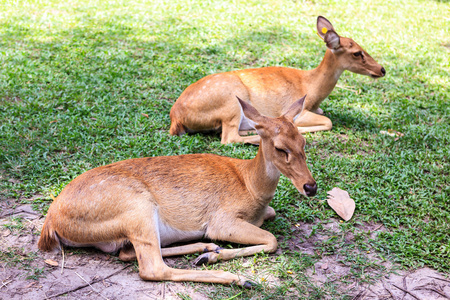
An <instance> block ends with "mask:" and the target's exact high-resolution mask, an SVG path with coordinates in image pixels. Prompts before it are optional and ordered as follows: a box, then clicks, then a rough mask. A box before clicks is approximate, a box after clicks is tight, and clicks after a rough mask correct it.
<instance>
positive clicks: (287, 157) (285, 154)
mask: <svg viewBox="0 0 450 300" xmlns="http://www.w3.org/2000/svg"><path fill="white" fill-rule="evenodd" d="M275 150H277V152H278V153H279V154H281V155H284V156H285V157H286V161H288V160H289V152H288V151H286V150H284V149H281V148H277V147H275Z"/></svg>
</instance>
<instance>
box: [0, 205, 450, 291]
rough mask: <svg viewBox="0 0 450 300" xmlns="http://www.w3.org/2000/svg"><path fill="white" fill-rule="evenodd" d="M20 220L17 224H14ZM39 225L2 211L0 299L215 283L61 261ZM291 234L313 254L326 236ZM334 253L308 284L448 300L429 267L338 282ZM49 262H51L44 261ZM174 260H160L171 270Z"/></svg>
mask: <svg viewBox="0 0 450 300" xmlns="http://www.w3.org/2000/svg"><path fill="white" fill-rule="evenodd" d="M19 216H20V217H21V219H22V221H17V220H19V219H17V217H19ZM43 221H44V218H43V216H42V215H40V214H39V213H36V212H35V211H33V210H32V209H31V206H30V205H20V206H16V207H15V208H14V209H6V207H3V209H2V213H1V215H0V250H1V256H0V258H1V259H0V299H46V298H55V299H57V298H62V297H63V298H64V299H123V298H127V299H182V296H183V295H189V296H190V297H191V298H192V299H208V298H207V296H206V295H205V294H204V293H203V292H204V290H205V286H206V288H207V289H214V285H202V291H203V292H202V291H200V290H198V285H195V284H192V283H174V282H145V281H143V280H141V279H140V278H139V275H138V273H137V269H136V265H135V264H124V263H122V262H120V261H119V260H118V259H117V257H115V256H110V255H108V254H104V253H102V252H99V251H97V250H93V249H87V250H79V249H78V250H77V249H70V250H66V251H65V252H64V258H63V255H62V253H56V254H49V253H42V252H40V251H38V249H37V240H38V238H39V236H38V234H39V231H40V228H41V227H42V224H43ZM326 226H328V228H327V229H329V230H331V231H333V230H334V229H335V228H337V227H338V226H339V225H338V221H337V220H336V221H335V222H330V223H328V224H327V225H326ZM370 226H372V228H370V229H371V231H376V230H379V229H380V226H376V225H370ZM374 229H375V230H374ZM296 230H297V233H298V234H299V235H301V236H302V237H307V238H299V239H298V240H295V239H293V240H290V241H289V243H288V245H287V247H288V248H290V249H291V250H295V251H301V252H303V253H306V254H314V253H316V254H317V249H315V247H314V243H315V241H317V240H320V239H322V238H325V237H324V236H320V234H313V235H311V230H312V224H309V225H308V224H302V225H297V226H296ZM349 238H351V237H349ZM280 251H281V250H279V251H278V252H280ZM274 255H275V256H276V255H277V254H274ZM339 255H340V254H333V255H323V256H322V258H320V259H318V261H317V262H316V263H315V265H314V268H310V269H308V270H307V274H308V276H309V277H310V279H311V281H312V282H314V283H315V284H317V285H319V286H321V285H324V284H327V283H330V282H333V283H335V284H337V286H338V289H339V290H342V291H343V292H346V293H350V294H351V295H354V298H353V299H355V300H356V299H404V300H409V299H450V280H449V279H448V278H446V276H445V274H441V273H439V272H436V271H435V270H432V269H429V268H421V269H417V270H412V271H405V270H396V271H395V272H386V275H385V276H382V277H381V278H379V280H377V281H376V282H375V283H366V282H364V280H362V281H361V280H358V281H354V282H346V281H343V280H340V278H345V277H346V276H347V275H348V274H349V272H351V271H352V270H351V266H349V265H348V264H345V263H342V259H339V257H338V256H339ZM369 257H370V255H369ZM48 259H50V261H47V262H45V260H48ZM373 259H374V260H375V258H373ZM63 260H64V267H62V265H63ZM177 260H178V259H177V258H173V259H166V260H165V261H166V263H167V264H168V265H171V266H173V265H176V264H177ZM50 264H55V265H56V264H57V266H52V265H50ZM384 264H385V268H386V270H394V269H395V268H394V267H395V266H393V265H392V264H389V263H384ZM268 280H269V281H270V282H271V284H276V282H277V279H276V278H268ZM89 283H90V284H89ZM58 295H59V296H58Z"/></svg>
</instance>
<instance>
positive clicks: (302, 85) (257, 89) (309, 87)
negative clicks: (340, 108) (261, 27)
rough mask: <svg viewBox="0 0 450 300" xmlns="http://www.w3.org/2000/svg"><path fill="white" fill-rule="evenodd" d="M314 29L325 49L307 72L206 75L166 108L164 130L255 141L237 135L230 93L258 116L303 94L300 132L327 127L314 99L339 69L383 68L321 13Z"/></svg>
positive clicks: (379, 72) (327, 89)
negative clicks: (214, 133) (168, 123)
mask: <svg viewBox="0 0 450 300" xmlns="http://www.w3.org/2000/svg"><path fill="white" fill-rule="evenodd" d="M317 32H318V34H319V36H320V37H321V38H323V40H324V41H325V43H326V45H327V47H328V49H327V51H326V52H325V57H324V58H323V60H322V62H321V63H320V65H319V66H318V67H317V68H315V69H313V70H309V71H302V70H297V69H292V68H286V67H265V68H259V69H246V70H238V71H232V72H226V73H219V74H212V75H209V76H206V77H204V78H202V79H200V80H199V81H197V82H195V83H193V84H191V85H190V86H189V87H187V89H186V90H185V91H184V92H183V93H182V94H181V95H180V97H179V98H178V100H177V101H176V102H175V104H174V105H173V107H172V109H171V111H170V120H171V122H172V124H171V126H170V134H172V135H182V134H184V133H186V132H199V131H211V130H220V129H221V130H222V144H227V143H253V144H257V143H259V139H260V138H259V137H258V136H245V137H244V136H241V135H240V134H239V131H249V130H251V127H250V126H249V125H248V122H247V120H246V118H245V116H244V115H243V114H242V113H241V109H240V107H239V103H238V102H237V101H236V98H235V97H234V95H239V96H240V97H241V98H242V99H243V100H245V101H247V102H249V103H251V104H252V105H253V106H254V107H255V108H256V109H257V110H258V111H259V112H260V113H261V114H263V115H266V116H270V117H278V116H281V115H282V114H283V113H284V112H286V110H287V109H288V108H289V106H290V105H291V104H292V102H293V101H294V100H295V99H298V98H300V97H301V96H302V95H305V94H307V95H308V97H307V99H306V100H305V107H304V110H303V112H302V114H301V115H300V116H299V117H298V118H297V119H296V120H295V126H297V127H298V129H299V130H300V132H301V133H304V132H315V131H321V130H330V129H331V127H332V123H331V120H330V119H328V118H327V117H325V116H323V115H322V113H323V112H322V110H321V109H319V105H320V103H321V102H322V101H323V100H324V99H325V98H326V97H327V96H328V95H329V94H330V93H331V91H332V90H333V89H334V87H335V85H336V83H337V81H338V79H339V77H340V76H341V74H342V72H344V70H349V71H351V72H354V73H358V74H363V75H369V76H371V77H373V78H379V77H383V76H384V75H385V74H386V71H385V70H384V68H383V67H382V66H380V65H379V64H378V63H377V62H376V61H375V60H374V59H373V58H372V57H370V55H369V54H368V53H367V52H366V51H365V50H364V49H362V48H361V47H360V46H359V45H358V44H357V43H355V42H354V41H353V40H352V39H350V38H345V37H340V36H339V35H338V34H337V33H336V31H335V30H334V28H333V25H331V23H330V22H329V21H328V20H327V19H325V18H324V17H320V16H319V17H318V18H317Z"/></svg>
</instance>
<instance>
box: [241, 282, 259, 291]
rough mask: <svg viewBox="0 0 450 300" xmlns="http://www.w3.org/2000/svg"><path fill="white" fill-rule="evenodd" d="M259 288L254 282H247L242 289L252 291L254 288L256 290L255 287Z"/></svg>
mask: <svg viewBox="0 0 450 300" xmlns="http://www.w3.org/2000/svg"><path fill="white" fill-rule="evenodd" d="M256 286H257V284H256V283H254V282H251V281H248V280H247V281H245V282H244V284H243V285H242V287H243V288H246V289H252V288H254V287H256Z"/></svg>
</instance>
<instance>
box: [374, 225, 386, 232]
mask: <svg viewBox="0 0 450 300" xmlns="http://www.w3.org/2000/svg"><path fill="white" fill-rule="evenodd" d="M383 225H384V224H380V225H379V226H377V227H375V228H374V229H372V231H377V230H378V229H380V228H381V227H383Z"/></svg>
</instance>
